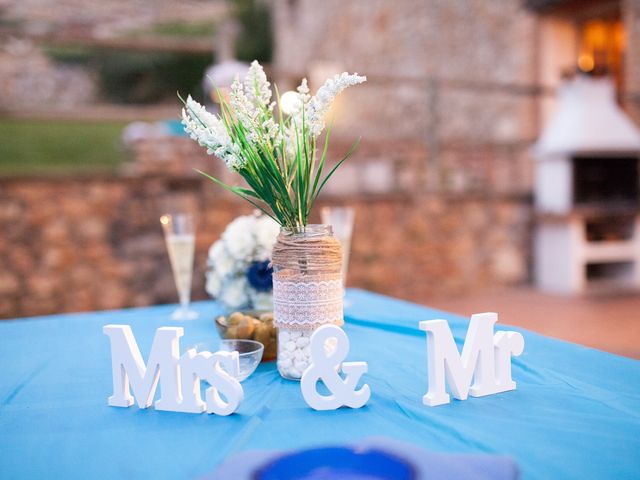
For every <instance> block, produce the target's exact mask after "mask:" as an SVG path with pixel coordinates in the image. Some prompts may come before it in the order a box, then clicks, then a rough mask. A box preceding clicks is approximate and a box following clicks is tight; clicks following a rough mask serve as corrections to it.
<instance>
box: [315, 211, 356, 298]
mask: <svg viewBox="0 0 640 480" xmlns="http://www.w3.org/2000/svg"><path fill="white" fill-rule="evenodd" d="M320 215H321V216H322V223H324V224H327V225H331V227H332V228H333V235H334V236H335V237H336V238H337V239H338V240H339V241H340V244H341V245H342V284H343V286H345V287H346V285H347V273H348V271H349V254H350V253H351V236H352V234H353V220H354V217H355V209H354V208H353V207H323V208H322V210H321V211H320Z"/></svg>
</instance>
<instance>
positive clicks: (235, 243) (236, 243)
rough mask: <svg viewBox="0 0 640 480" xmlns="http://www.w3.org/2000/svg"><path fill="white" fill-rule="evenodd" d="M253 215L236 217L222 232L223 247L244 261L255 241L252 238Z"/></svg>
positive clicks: (234, 256)
mask: <svg viewBox="0 0 640 480" xmlns="http://www.w3.org/2000/svg"><path fill="white" fill-rule="evenodd" d="M255 221H256V219H255V217H254V216H252V215H244V216H241V217H238V218H236V219H235V220H234V221H233V222H231V223H230V224H229V226H227V229H226V230H225V231H224V233H223V234H222V240H223V241H224V245H225V248H226V249H227V251H228V252H229V253H230V254H231V256H232V257H233V259H235V260H237V261H246V260H247V259H248V258H249V257H250V256H251V255H252V253H253V250H254V248H255V241H254V238H253V227H254V224H255Z"/></svg>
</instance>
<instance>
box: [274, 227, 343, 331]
mask: <svg viewBox="0 0 640 480" xmlns="http://www.w3.org/2000/svg"><path fill="white" fill-rule="evenodd" d="M272 258H273V266H274V274H273V283H274V285H273V307H274V324H275V325H276V326H277V327H281V328H282V327H284V328H288V329H296V330H306V329H311V328H317V327H319V326H321V325H324V324H327V323H334V324H336V325H343V324H344V319H343V309H342V297H343V286H342V275H341V267H342V248H341V246H340V242H339V241H338V239H336V238H335V237H333V236H331V235H325V234H318V235H313V234H311V235H304V234H295V233H288V232H283V233H280V235H279V237H278V241H277V243H276V245H275V246H274V249H273V257H272Z"/></svg>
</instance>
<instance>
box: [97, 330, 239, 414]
mask: <svg viewBox="0 0 640 480" xmlns="http://www.w3.org/2000/svg"><path fill="white" fill-rule="evenodd" d="M103 332H104V333H105V335H107V336H108V337H109V340H110V341H111V369H112V375H113V395H112V396H110V397H109V405H111V406H113V407H129V406H131V405H133V400H134V397H132V396H131V392H130V390H129V387H131V389H132V390H133V394H134V396H135V398H136V400H137V401H138V406H139V407H140V408H147V407H149V406H150V405H151V403H152V402H153V397H154V395H155V391H156V388H157V386H158V381H159V382H160V399H158V400H157V401H156V403H155V408H156V409H157V410H168V411H172V412H191V413H201V412H204V411H205V410H206V411H207V413H215V414H218V415H229V414H231V413H233V412H234V411H235V410H236V409H237V408H238V405H239V404H240V402H241V401H242V399H243V396H244V393H243V390H242V386H241V385H240V383H239V382H238V381H237V380H236V379H235V378H234V376H235V375H237V373H238V369H239V362H238V352H216V353H214V354H212V353H210V352H200V353H198V352H196V350H195V349H189V350H187V352H186V353H185V354H184V355H182V356H180V337H182V336H183V335H184V329H183V328H181V327H162V328H158V330H156V335H155V337H154V339H153V345H152V346H151V353H150V354H149V359H148V360H147V364H146V365H145V363H144V361H143V360H142V355H141V354H140V349H139V348H138V344H137V343H136V340H135V338H134V336H133V332H132V331H131V327H130V326H129V325H106V326H104V327H103ZM222 366H224V368H225V369H226V371H225V370H223V369H222ZM201 379H202V380H205V381H207V382H208V383H209V384H210V385H211V386H210V387H209V388H208V389H207V390H206V392H205V396H206V403H205V402H203V401H202V398H201V395H200V380H201ZM220 392H222V394H223V395H224V396H225V397H226V401H225V400H223V399H222V397H221V396H220Z"/></svg>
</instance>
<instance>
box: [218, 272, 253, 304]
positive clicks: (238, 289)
mask: <svg viewBox="0 0 640 480" xmlns="http://www.w3.org/2000/svg"><path fill="white" fill-rule="evenodd" d="M247 288H248V285H247V278H246V277H245V276H244V275H243V276H239V277H235V278H232V279H230V280H229V281H227V282H225V284H224V285H223V288H222V291H221V292H220V296H219V299H220V301H221V302H222V303H224V304H225V305H226V306H227V307H228V308H230V309H241V308H245V307H246V306H247V304H248V303H249V295H248V292H247Z"/></svg>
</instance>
